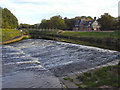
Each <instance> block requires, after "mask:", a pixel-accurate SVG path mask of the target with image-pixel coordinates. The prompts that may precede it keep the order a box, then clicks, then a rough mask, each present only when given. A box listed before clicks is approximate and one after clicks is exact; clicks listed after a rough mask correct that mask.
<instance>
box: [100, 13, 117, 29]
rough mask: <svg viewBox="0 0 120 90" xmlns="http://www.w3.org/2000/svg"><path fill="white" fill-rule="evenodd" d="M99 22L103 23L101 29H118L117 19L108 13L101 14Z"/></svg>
mask: <svg viewBox="0 0 120 90" xmlns="http://www.w3.org/2000/svg"><path fill="white" fill-rule="evenodd" d="M98 22H99V24H100V25H101V30H115V29H117V24H118V23H117V20H116V19H115V18H114V17H112V16H111V15H109V14H108V13H105V14H104V15H101V18H99V19H98Z"/></svg>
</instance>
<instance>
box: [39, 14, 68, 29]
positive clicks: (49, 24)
mask: <svg viewBox="0 0 120 90" xmlns="http://www.w3.org/2000/svg"><path fill="white" fill-rule="evenodd" d="M39 28H44V29H48V28H50V29H56V28H57V29H65V28H66V24H65V22H64V20H63V19H62V17H61V16H53V17H51V18H50V20H45V19H43V20H42V22H41V24H40V26H39Z"/></svg>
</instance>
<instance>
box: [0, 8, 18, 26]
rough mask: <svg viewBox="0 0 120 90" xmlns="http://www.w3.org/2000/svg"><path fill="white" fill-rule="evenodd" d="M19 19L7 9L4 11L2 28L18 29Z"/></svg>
mask: <svg viewBox="0 0 120 90" xmlns="http://www.w3.org/2000/svg"><path fill="white" fill-rule="evenodd" d="M17 27H18V20H17V18H16V17H15V16H14V15H13V14H12V13H11V12H10V11H9V10H8V9H7V8H4V9H2V28H17Z"/></svg>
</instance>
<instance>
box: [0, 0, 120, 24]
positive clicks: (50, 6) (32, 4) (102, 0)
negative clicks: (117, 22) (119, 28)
mask: <svg viewBox="0 0 120 90" xmlns="http://www.w3.org/2000/svg"><path fill="white" fill-rule="evenodd" d="M119 1H120V0H0V6H1V7H3V8H8V9H9V10H10V11H11V12H12V13H13V14H14V15H15V16H16V17H17V19H18V21H19V23H27V24H36V23H40V22H41V20H42V19H49V18H50V17H52V16H56V15H60V16H62V18H64V17H68V18H74V17H76V16H91V17H93V18H94V17H97V18H98V17H100V16H101V15H103V14H104V13H109V14H110V15H112V16H113V17H117V16H118V2H119ZM119 15H120V14H119Z"/></svg>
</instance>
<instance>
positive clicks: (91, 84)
mask: <svg viewBox="0 0 120 90" xmlns="http://www.w3.org/2000/svg"><path fill="white" fill-rule="evenodd" d="M119 72H120V66H119V65H115V66H107V67H103V68H101V69H97V70H94V71H92V72H85V73H83V74H81V75H79V76H78V77H77V79H79V81H81V82H82V83H77V84H76V85H77V86H78V88H83V87H82V86H83V85H84V86H85V87H84V88H99V87H103V88H104V86H106V87H108V88H119V87H120V75H119Z"/></svg>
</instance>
